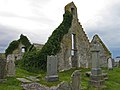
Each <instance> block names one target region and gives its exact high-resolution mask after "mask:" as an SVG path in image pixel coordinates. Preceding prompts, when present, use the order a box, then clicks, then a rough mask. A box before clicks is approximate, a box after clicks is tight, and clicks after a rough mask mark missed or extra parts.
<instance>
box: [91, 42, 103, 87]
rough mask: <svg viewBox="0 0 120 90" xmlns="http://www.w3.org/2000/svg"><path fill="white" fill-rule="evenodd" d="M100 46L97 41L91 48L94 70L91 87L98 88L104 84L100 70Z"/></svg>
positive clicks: (92, 71)
mask: <svg viewBox="0 0 120 90" xmlns="http://www.w3.org/2000/svg"><path fill="white" fill-rule="evenodd" d="M99 52H100V49H99V44H98V42H97V41H94V42H93V45H92V47H91V53H92V70H91V80H90V85H91V86H94V87H96V88H99V87H102V86H103V84H104V80H103V75H102V70H101V68H100V64H99V63H100V56H99Z"/></svg>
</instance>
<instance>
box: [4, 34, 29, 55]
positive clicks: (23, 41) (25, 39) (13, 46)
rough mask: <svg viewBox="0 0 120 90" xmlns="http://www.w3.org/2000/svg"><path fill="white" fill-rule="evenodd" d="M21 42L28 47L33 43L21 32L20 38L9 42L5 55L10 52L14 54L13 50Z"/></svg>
mask: <svg viewBox="0 0 120 90" xmlns="http://www.w3.org/2000/svg"><path fill="white" fill-rule="evenodd" d="M20 43H21V44H23V45H24V46H25V47H26V49H28V48H29V46H30V45H31V43H30V42H29V40H28V38H27V37H26V36H24V35H23V34H21V35H20V39H19V40H14V41H12V42H11V43H10V44H9V46H8V48H7V49H6V50H5V55H6V56H7V55H8V54H12V53H13V51H14V50H16V49H17V48H18V47H19V44H20Z"/></svg>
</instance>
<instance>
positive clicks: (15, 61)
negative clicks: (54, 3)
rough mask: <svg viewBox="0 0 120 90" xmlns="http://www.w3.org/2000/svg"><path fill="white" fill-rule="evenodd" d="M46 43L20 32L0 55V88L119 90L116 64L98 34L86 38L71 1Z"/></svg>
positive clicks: (26, 89)
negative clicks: (31, 38)
mask: <svg viewBox="0 0 120 90" xmlns="http://www.w3.org/2000/svg"><path fill="white" fill-rule="evenodd" d="M64 10H65V13H64V15H63V21H62V23H61V24H60V25H59V26H58V27H57V28H56V29H55V30H54V31H53V33H52V34H51V36H50V37H48V40H47V42H46V43H45V44H44V45H42V44H32V43H31V42H30V41H29V39H28V38H27V36H25V35H23V34H21V35H20V38H19V39H18V40H14V41H12V42H11V43H10V44H9V46H8V47H7V48H6V50H5V54H1V55H0V90H119V87H120V74H119V72H120V63H119V62H118V63H117V65H116V64H115V62H114V61H113V59H112V53H111V51H110V50H109V48H108V47H107V46H106V45H105V44H104V42H103V41H102V39H101V38H100V36H99V35H97V34H94V36H93V38H92V40H91V41H90V40H89V38H88V36H87V34H86V33H85V31H84V29H83V27H82V25H81V23H80V22H79V19H78V14H77V7H76V6H75V4H74V2H71V3H68V4H67V5H66V6H65V7H64Z"/></svg>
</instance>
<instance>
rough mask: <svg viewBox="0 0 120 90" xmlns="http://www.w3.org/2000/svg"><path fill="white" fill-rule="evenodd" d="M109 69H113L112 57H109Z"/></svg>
mask: <svg viewBox="0 0 120 90" xmlns="http://www.w3.org/2000/svg"><path fill="white" fill-rule="evenodd" d="M108 69H109V70H112V69H113V66H112V59H111V58H109V59H108Z"/></svg>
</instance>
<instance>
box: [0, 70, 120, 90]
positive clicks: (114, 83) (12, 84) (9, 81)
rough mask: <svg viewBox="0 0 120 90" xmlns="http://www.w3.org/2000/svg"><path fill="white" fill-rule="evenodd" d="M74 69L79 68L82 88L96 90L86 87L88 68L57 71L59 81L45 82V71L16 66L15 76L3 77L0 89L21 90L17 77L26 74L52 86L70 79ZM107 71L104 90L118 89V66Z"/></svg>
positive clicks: (119, 80)
mask: <svg viewBox="0 0 120 90" xmlns="http://www.w3.org/2000/svg"><path fill="white" fill-rule="evenodd" d="M75 70H81V81H82V83H81V85H82V88H83V90H96V89H94V88H91V89H88V81H89V78H88V77H86V76H85V72H86V71H90V69H80V68H74V69H71V70H68V71H64V72H59V81H57V82H46V81H45V79H44V77H45V75H46V73H45V72H43V71H40V72H38V73H31V72H28V71H25V70H23V69H20V68H17V69H16V76H15V77H7V78H5V80H4V82H3V83H0V90H22V88H21V86H20V85H21V84H22V83H21V82H20V81H18V80H17V79H16V78H17V77H19V78H20V77H23V78H25V77H27V76H37V77H38V78H39V79H40V81H39V83H40V84H43V85H46V86H49V87H50V86H54V85H58V84H59V83H60V82H62V81H67V82H70V81H71V74H72V73H73V72H74V71H75ZM106 72H107V73H108V77H109V78H108V80H106V81H105V85H106V88H105V89H104V90H120V68H114V70H110V71H109V70H106Z"/></svg>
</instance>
